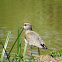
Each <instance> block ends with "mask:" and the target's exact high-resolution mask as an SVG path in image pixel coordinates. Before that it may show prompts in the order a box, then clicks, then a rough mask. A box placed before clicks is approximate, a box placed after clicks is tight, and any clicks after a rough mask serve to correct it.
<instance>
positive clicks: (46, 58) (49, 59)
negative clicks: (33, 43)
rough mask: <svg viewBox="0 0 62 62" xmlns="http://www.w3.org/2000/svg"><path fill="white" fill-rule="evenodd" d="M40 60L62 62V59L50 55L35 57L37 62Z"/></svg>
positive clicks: (43, 61)
mask: <svg viewBox="0 0 62 62" xmlns="http://www.w3.org/2000/svg"><path fill="white" fill-rule="evenodd" d="M37 59H39V60H40V62H62V57H55V58H53V57H51V56H49V55H41V56H37V57H35V60H37Z"/></svg>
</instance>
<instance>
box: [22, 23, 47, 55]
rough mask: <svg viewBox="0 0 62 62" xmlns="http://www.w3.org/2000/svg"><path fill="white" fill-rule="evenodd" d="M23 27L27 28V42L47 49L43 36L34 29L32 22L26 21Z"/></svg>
mask: <svg viewBox="0 0 62 62" xmlns="http://www.w3.org/2000/svg"><path fill="white" fill-rule="evenodd" d="M23 28H24V29H25V30H26V32H25V38H24V40H25V42H26V43H28V44H30V45H32V46H36V47H38V49H39V48H43V49H47V47H46V45H45V43H44V41H43V40H42V38H41V36H40V35H39V34H38V33H36V32H35V31H32V25H31V24H29V23H24V26H23ZM31 54H32V53H31Z"/></svg>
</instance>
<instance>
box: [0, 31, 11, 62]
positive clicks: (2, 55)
mask: <svg viewBox="0 0 62 62" xmlns="http://www.w3.org/2000/svg"><path fill="white" fill-rule="evenodd" d="M10 34H11V32H8V35H7V38H6V42H5V45H3V43H2V42H1V43H2V46H3V51H2V54H1V62H3V57H4V53H5V52H6V47H7V44H8V41H9V38H10ZM6 55H7V52H6ZM7 59H8V60H9V58H8V55H7Z"/></svg>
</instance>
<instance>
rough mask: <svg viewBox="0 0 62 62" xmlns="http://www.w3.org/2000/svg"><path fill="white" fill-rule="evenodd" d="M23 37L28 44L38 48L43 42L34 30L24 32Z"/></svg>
mask: <svg viewBox="0 0 62 62" xmlns="http://www.w3.org/2000/svg"><path fill="white" fill-rule="evenodd" d="M25 39H26V41H27V42H28V43H29V44H30V45H34V46H37V47H40V48H42V46H41V44H42V45H43V44H45V43H44V41H43V40H42V38H41V36H40V35H39V34H37V33H36V32H34V31H30V32H28V33H27V34H25Z"/></svg>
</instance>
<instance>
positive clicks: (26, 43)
mask: <svg viewBox="0 0 62 62" xmlns="http://www.w3.org/2000/svg"><path fill="white" fill-rule="evenodd" d="M26 49H27V43H26V42H25V47H24V53H23V59H24V58H25V53H26Z"/></svg>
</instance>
